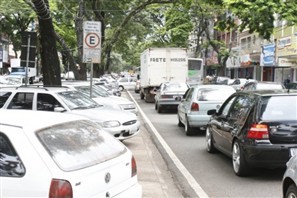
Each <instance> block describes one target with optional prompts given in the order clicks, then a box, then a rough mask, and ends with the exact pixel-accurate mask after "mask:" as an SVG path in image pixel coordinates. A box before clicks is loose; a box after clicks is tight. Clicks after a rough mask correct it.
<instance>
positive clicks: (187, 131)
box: [185, 117, 193, 136]
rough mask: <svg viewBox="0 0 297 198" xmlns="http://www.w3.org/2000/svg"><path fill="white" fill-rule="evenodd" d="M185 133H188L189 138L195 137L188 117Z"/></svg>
mask: <svg viewBox="0 0 297 198" xmlns="http://www.w3.org/2000/svg"><path fill="white" fill-rule="evenodd" d="M185 132H186V135H188V136H190V135H193V128H192V127H191V126H190V124H189V121H188V119H187V117H186V124H185Z"/></svg>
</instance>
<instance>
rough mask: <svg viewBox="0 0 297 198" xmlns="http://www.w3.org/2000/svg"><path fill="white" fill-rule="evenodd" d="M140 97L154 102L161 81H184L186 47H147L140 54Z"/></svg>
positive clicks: (186, 71) (185, 74) (185, 78)
mask: <svg viewBox="0 0 297 198" xmlns="http://www.w3.org/2000/svg"><path fill="white" fill-rule="evenodd" d="M140 59H141V64H140V86H141V88H140V98H141V99H145V101H146V102H154V101H155V94H156V90H158V89H159V86H160V84H161V83H162V82H169V81H173V82H186V81H187V76H188V66H187V49H186V48H149V49H146V50H145V51H144V52H143V53H142V54H141V57H140Z"/></svg>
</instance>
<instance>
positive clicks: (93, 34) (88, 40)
mask: <svg viewBox="0 0 297 198" xmlns="http://www.w3.org/2000/svg"><path fill="white" fill-rule="evenodd" d="M90 60H91V61H90ZM83 62H84V63H89V62H92V63H100V62H101V22H99V21H85V22H84V39H83Z"/></svg>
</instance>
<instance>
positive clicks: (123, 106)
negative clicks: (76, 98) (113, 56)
mask: <svg viewBox="0 0 297 198" xmlns="http://www.w3.org/2000/svg"><path fill="white" fill-rule="evenodd" d="M62 85H63V86H66V87H69V88H73V89H75V90H77V91H79V92H81V93H83V94H85V95H87V96H88V97H90V93H91V88H90V82H87V81H72V82H71V81H70V82H69V81H68V82H67V81H66V82H62ZM92 99H93V100H95V101H96V102H97V103H98V104H101V105H104V106H107V107H111V108H114V109H118V110H123V111H128V112H131V113H135V114H137V113H138V109H137V107H136V105H135V104H134V102H132V101H130V100H128V99H127V98H123V97H118V96H114V95H110V93H108V92H107V91H106V90H105V89H103V88H101V87H100V85H93V86H92Z"/></svg>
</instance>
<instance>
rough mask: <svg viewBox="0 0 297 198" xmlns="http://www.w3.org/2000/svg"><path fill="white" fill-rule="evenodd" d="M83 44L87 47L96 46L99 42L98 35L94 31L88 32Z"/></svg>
mask: <svg viewBox="0 0 297 198" xmlns="http://www.w3.org/2000/svg"><path fill="white" fill-rule="evenodd" d="M85 44H86V45H87V46H88V47H89V48H96V47H97V46H98V45H99V44H100V37H99V36H98V35H97V34H95V33H88V34H87V35H86V37H85Z"/></svg>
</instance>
